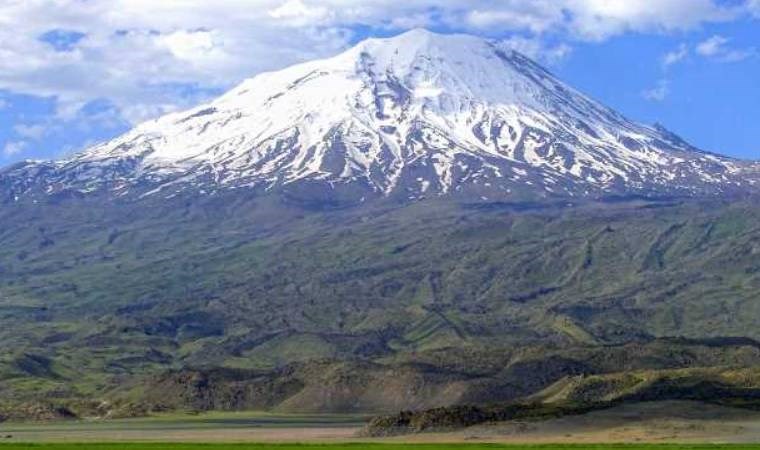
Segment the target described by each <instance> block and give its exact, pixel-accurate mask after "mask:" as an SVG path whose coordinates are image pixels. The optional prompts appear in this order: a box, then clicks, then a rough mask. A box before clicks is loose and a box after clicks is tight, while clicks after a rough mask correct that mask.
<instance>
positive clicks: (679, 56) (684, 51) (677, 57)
mask: <svg viewBox="0 0 760 450" xmlns="http://www.w3.org/2000/svg"><path fill="white" fill-rule="evenodd" d="M688 55H689V47H688V46H687V45H686V44H681V45H679V46H678V48H677V49H675V50H673V51H670V52H668V53H665V55H664V56H663V57H662V65H663V66H664V67H666V68H667V67H670V66H672V65H673V64H676V63H679V62H681V61H683V60H684V59H685V58H686V57H687V56H688Z"/></svg>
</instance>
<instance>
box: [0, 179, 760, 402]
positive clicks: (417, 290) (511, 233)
mask: <svg viewBox="0 0 760 450" xmlns="http://www.w3.org/2000/svg"><path fill="white" fill-rule="evenodd" d="M758 219H760V205H758V204H757V203H756V201H754V200H752V199H745V200H736V201H730V202H729V201H720V200H681V199H669V200H657V201H655V200H646V199H625V200H623V199H618V200H614V201H613V200H607V201H599V202H579V203H576V204H570V203H567V202H565V201H558V202H554V203H549V202H547V203H520V204H487V203H481V204H460V203H452V202H446V201H442V200H428V201H424V202H419V203H415V204H411V205H398V204H384V203H375V204H372V205H366V206H363V207H353V208H345V209H330V210H321V209H316V208H312V207H309V206H308V205H307V206H305V205H298V204H293V203H289V202H287V201H283V200H282V199H280V198H275V197H257V198H250V197H247V196H245V195H242V194H229V195H226V196H224V197H213V196H212V197H207V198H194V199H188V198H179V197H178V198H175V199H172V200H170V201H161V202H154V201H152V200H144V201H141V202H119V201H114V200H109V201H105V200H104V199H98V198H91V197H88V198H54V199H51V201H50V203H49V204H42V203H28V204H23V203H17V204H3V205H0V342H2V344H3V345H2V348H1V349H0V392H2V394H3V398H4V399H5V400H4V401H5V402H6V403H8V404H14V402H28V401H34V400H37V399H42V398H44V399H53V402H54V403H56V404H59V403H60V404H66V405H71V407H73V408H75V409H76V408H80V409H81V410H88V409H97V407H98V406H96V405H100V404H101V400H104V399H105V400H108V401H109V402H111V403H112V404H119V405H122V407H123V408H126V411H129V410H132V411H135V412H139V411H144V410H146V409H150V408H158V407H165V408H200V409H207V408H222V409H235V408H244V407H251V406H252V405H253V406H257V407H258V406H262V407H267V408H282V409H289V410H298V409H303V410H331V411H344V410H352V411H354V410H362V411H389V410H394V409H397V408H406V407H432V406H439V405H445V404H452V403H466V402H479V401H482V400H484V399H494V398H496V399H502V400H508V399H513V398H517V397H521V396H525V395H531V394H535V393H536V392H538V391H540V390H542V389H544V388H546V387H547V386H548V385H550V384H551V383H553V382H555V381H557V380H560V379H562V378H563V377H565V376H568V375H576V374H581V373H582V374H600V373H610V372H620V371H626V370H640V369H663V368H683V367H696V366H701V367H711V366H731V367H749V366H753V365H758V363H759V362H760V350H759V348H760V347H759V346H760V344H758V343H757V341H756V340H758V339H760V331H758V330H760V327H758V326H757V325H758V317H760V301H759V300H760V298H758V292H760V289H759V288H760V257H759V256H760V227H758V225H757V224H758V223H760V221H759V220H758ZM320 365H324V367H323V366H320ZM317 367H321V368H320V369H318V371H319V373H320V374H323V378H320V380H321V381H320V383H322V384H321V386H332V388H333V389H334V392H339V391H340V392H347V393H348V394H346V396H345V398H343V399H338V400H336V398H335V397H329V398H327V397H325V398H322V397H320V396H319V390H318V389H317V390H312V391H309V386H310V384H309V383H312V384H311V386H314V385H315V384H314V383H316V382H314V381H311V382H310V381H309V380H312V379H313V377H311V375H309V374H310V373H312V372H314V371H317V369H316V368H317ZM325 367H329V368H330V369H329V370H327V369H325ZM188 371H189V372H188ZM389 371H390V372H389ZM190 372H192V373H195V374H203V375H199V376H200V377H201V379H203V378H204V377H206V378H207V380H206V382H208V383H211V384H212V385H214V386H217V387H216V388H215V389H214V390H212V391H211V392H206V393H204V394H200V393H199V392H195V391H192V392H185V393H184V394H183V395H185V397H182V395H180V394H179V392H177V396H176V397H172V399H171V400H170V401H168V400H166V399H163V400H162V402H158V401H157V394H155V392H156V391H151V389H152V388H153V387H155V386H160V385H162V383H163V386H164V387H167V386H168V385H174V384H177V382H176V380H177V378H176V377H177V376H178V374H183V373H184V374H187V373H190ZM208 374H216V375H212V376H210V378H209V375H208ZM388 374H393V377H395V378H394V379H395V380H397V381H396V384H395V385H393V386H383V387H382V388H383V389H385V390H387V391H388V392H391V393H393V392H398V394H389V395H387V396H379V395H377V392H374V393H373V392H370V391H367V392H359V391H360V389H359V388H358V387H352V383H354V382H355V381H354V380H365V381H366V380H369V381H371V382H372V383H377V382H379V380H384V379H386V378H387V377H388V376H390V375H388ZM526 375H530V376H526ZM355 377H356V378H355ZM362 377H364V378H362ZM209 380H210V381H209ZM251 380H255V381H251ZM167 383H168V384H167ZM214 383H216V384H214ZM267 383H269V384H267ZM272 383H274V384H276V385H277V386H279V387H278V389H280V390H275V391H272V389H271V386H272V385H273V384H272ZM180 384H181V383H180ZM409 386H415V388H414V389H416V391H415V392H418V395H413V396H408V395H403V394H402V393H403V392H404V389H406V388H408V387H409ZM257 389H258V390H259V391H257ZM262 389H263V391H262ZM378 389H379V388H378ZM341 390H342V391H341ZM264 391H266V392H267V393H268V394H267V395H269V396H270V397H271V398H268V399H267V398H264V397H262V395H263V394H261V393H259V394H257V392H264ZM328 391H330V390H329V389H328ZM241 392H245V393H246V394H241ZM272 392H274V394H272ZM330 392H333V391H330ZM204 395H205V396H206V397H204ZM225 396H226V397H225ZM204 398H205V399H206V400H204ZM182 399H184V400H182ZM230 399H233V400H230ZM357 399H359V400H357ZM46 401H49V400H46ZM88 402H90V403H88ZM124 405H129V407H126V406H124ZM130 408H131V409H130ZM123 411H125V410H122V412H123Z"/></svg>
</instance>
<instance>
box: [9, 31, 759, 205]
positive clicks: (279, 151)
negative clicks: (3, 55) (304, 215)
mask: <svg viewBox="0 0 760 450" xmlns="http://www.w3.org/2000/svg"><path fill="white" fill-rule="evenodd" d="M757 174H758V170H757V166H756V165H755V164H752V163H746V162H741V161H737V160H733V159H730V158H726V157H721V156H717V155H713V154H709V153H706V152H702V151H699V150H697V149H695V148H693V147H692V146H690V145H688V144H687V143H685V142H684V141H682V140H681V139H679V138H678V137H677V136H675V135H673V134H672V133H669V132H668V131H667V130H665V129H663V128H661V127H649V126H645V125H641V124H638V123H635V122H632V121H630V120H628V119H626V118H625V117H623V116H621V115H620V114H618V113H616V112H615V111H612V110H611V109H609V108H606V107H604V106H602V105H600V104H599V103H597V102H595V101H593V100H591V99H590V98H588V97H586V96H584V95H583V94H581V93H579V92H578V91H576V90H574V89H573V88H571V87H569V86H567V85H566V84H564V83H562V82H561V81H560V80H558V79H557V78H555V77H554V76H553V75H552V74H551V73H549V72H548V71H547V70H545V69H543V68H542V67H541V66H539V65H538V64H536V63H535V62H533V61H531V60H530V59H528V58H527V57H525V56H523V55H521V54H519V53H517V52H515V51H513V50H510V49H508V48H505V47H504V46H503V45H501V44H500V43H498V42H495V41H489V40H484V39H480V38H477V37H473V36H467V35H444V34H436V33H432V32H429V31H425V30H419V29H418V30H412V31H409V32H406V33H404V34H401V35H398V36H396V37H393V38H388V39H368V40H365V41H363V42H361V43H359V44H357V45H356V46H354V47H353V48H351V49H349V50H347V51H345V52H344V53H341V54H339V55H337V56H335V57H332V58H328V59H323V60H317V61H311V62H307V63H304V64H299V65H296V66H292V67H289V68H287V69H284V70H281V71H277V72H270V73H263V74H260V75H258V76H256V77H254V78H251V79H248V80H245V81H244V82H242V83H241V84H240V85H238V86H237V87H235V88H233V89H232V90H231V91H229V92H227V93H226V94H224V95H222V96H221V97H219V98H217V99H216V100H214V101H212V102H210V103H207V104H204V105H201V106H198V107H196V108H193V109H191V110H188V111H184V112H179V113H172V114H169V115H166V116H163V117H161V118H158V119H156V120H152V121H149V122H146V123H143V124H141V125H139V126H137V127H136V128H134V129H133V130H132V131H130V132H128V133H126V134H124V135H122V136H120V137H118V138H116V139H114V140H112V141H109V142H106V143H104V144H101V145H98V146H95V147H93V148H90V149H88V150H86V151H84V152H82V153H80V154H77V155H75V156H74V157H72V158H69V159H65V160H62V161H55V162H26V163H22V164H19V165H16V166H13V167H11V168H9V169H6V170H5V171H4V172H0V189H4V190H5V191H6V192H5V193H4V194H7V196H6V198H8V199H19V198H23V197H24V196H39V195H49V194H51V193H61V192H75V193H90V192H105V193H108V194H110V195H117V196H123V195H136V196H140V197H143V196H150V195H163V196H171V195H175V194H176V193H178V192H181V191H187V190H195V191H199V192H203V193H212V192H217V191H219V190H222V189H229V188H243V187H245V188H249V189H253V190H255V191H261V192H264V191H273V190H283V191H285V192H287V193H290V194H292V195H298V196H317V197H325V196H328V197H329V196H334V195H340V196H342V197H343V198H346V197H348V198H351V199H353V200H363V199H365V198H369V197H371V196H391V197H398V198H401V199H404V200H414V199H418V198H422V197H429V196H435V195H440V194H454V195H462V196H468V197H472V198H480V199H487V200H506V199H510V198H517V197H519V196H524V195H530V196H538V197H551V196H582V195H600V194H604V193H616V194H619V193H641V194H651V193H667V194H674V193H676V194H687V195H689V194H709V193H722V192H734V191H737V190H739V191H741V190H744V189H747V188H751V187H752V186H753V185H754V184H755V182H756V180H757V178H758V175H757Z"/></svg>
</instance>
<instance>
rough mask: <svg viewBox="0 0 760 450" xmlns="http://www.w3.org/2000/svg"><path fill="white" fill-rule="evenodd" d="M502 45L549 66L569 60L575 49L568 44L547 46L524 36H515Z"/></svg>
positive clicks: (504, 41)
mask: <svg viewBox="0 0 760 450" xmlns="http://www.w3.org/2000/svg"><path fill="white" fill-rule="evenodd" d="M500 44H501V45H502V46H503V47H505V48H508V49H511V50H516V51H518V52H520V53H522V54H524V55H526V56H529V57H531V58H533V59H535V60H537V61H541V62H544V63H548V64H555V63H557V62H559V61H561V60H563V59H565V58H567V57H568V56H569V55H570V54H571V53H572V51H573V48H572V47H571V46H569V45H568V44H564V43H562V44H557V45H554V46H547V45H546V44H545V43H544V42H543V41H542V40H540V39H531V38H526V37H523V36H513V37H510V38H508V39H503V40H501V41H500Z"/></svg>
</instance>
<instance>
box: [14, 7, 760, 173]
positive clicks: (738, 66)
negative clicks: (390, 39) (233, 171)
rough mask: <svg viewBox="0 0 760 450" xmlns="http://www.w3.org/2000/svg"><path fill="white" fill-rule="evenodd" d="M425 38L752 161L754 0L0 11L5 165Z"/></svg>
mask: <svg viewBox="0 0 760 450" xmlns="http://www.w3.org/2000/svg"><path fill="white" fill-rule="evenodd" d="M463 4H465V5H464V6H463ZM420 26H422V27H426V28H429V29H432V30H435V31H440V32H465V33H470V34H477V35H482V36H487V37H489V38H494V39H501V40H505V41H507V42H508V43H510V44H511V45H512V46H513V47H514V48H516V49H518V50H520V51H523V52H524V53H526V54H528V55H529V56H531V57H533V58H535V59H537V60H538V61H539V62H541V63H543V64H545V65H547V66H548V67H549V68H550V70H552V71H553V72H554V73H556V74H557V75H558V76H559V77H560V78H562V79H563V80H565V81H566V82H568V83H569V84H571V85H573V86H575V87H576V88H578V89H580V90H581V91H583V92H585V93H587V94H589V95H591V96H592V97H594V98H596V99H597V100H600V101H601V102H603V103H605V104H607V105H608V106H611V107H613V108H615V109H617V110H619V111H620V112H622V113H624V114H625V115H627V116H629V117H631V118H633V119H635V120H639V121H641V122H646V123H654V122H659V123H661V124H663V125H665V126H666V127H667V128H669V129H671V130H672V131H674V132H676V133H678V134H680V135H681V136H682V137H684V138H685V139H687V140H688V141H690V142H691V143H693V144H694V145H696V146H698V147H701V148H704V149H706V150H711V151H714V152H718V153H723V154H727V155H731V156H735V157H740V158H750V159H760V127H758V126H757V119H758V118H759V117H760V82H758V81H757V80H758V79H760V0H658V1H657V2H652V1H650V0H532V1H525V0H500V1H494V0H472V1H470V2H461V1H446V0H437V1H432V0H403V1H402V0H383V1H381V0H353V1H349V0H320V1H317V0H219V1H217V2H207V1H201V0H198V1H194V0H186V1H183V2H177V1H175V0H164V1H160V0H151V1H148V0H23V1H22V0H5V1H4V2H0V166H3V165H7V164H11V163H13V162H16V161H19V160H22V159H26V158H35V159H36V158H59V157H62V156H65V155H67V154H70V153H72V152H75V151H78V150H81V149H83V148H86V147H87V146H89V145H92V144H93V143H96V142H98V141H102V140H106V139H109V138H111V137H114V136H116V135H118V134H119V133H122V132H124V131H126V130H128V129H129V128H130V127H132V126H134V125H135V124H136V123H139V122H141V121H143V120H147V119H150V118H153V117H156V116H158V115H160V114H163V113H165V112H169V111H173V110H177V109H182V108H186V107H189V106H192V105H194V104H197V103H199V102H202V101H204V100H206V99H209V98H212V97H214V96H216V95H218V94H219V93H221V92H224V91H225V90H226V89H228V88H230V87H232V86H234V85H235V84H236V83H238V82H239V81H241V80H242V79H244V78H246V77H250V76H252V75H254V74H256V73H258V72H261V71H264V70H273V69H277V68H281V67H285V66H287V65H289V64H293V63H296V62H300V61H303V60H308V59H312V58H318V57H325V56H329V55H331V54H334V53H336V52H339V51H341V50H342V49H344V48H346V47H347V46H350V45H352V44H353V43H355V42H357V41H359V40H361V39H363V38H365V37H368V36H388V35H393V34H397V33H400V32H402V31H404V30H406V29H409V28H412V27H420Z"/></svg>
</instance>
